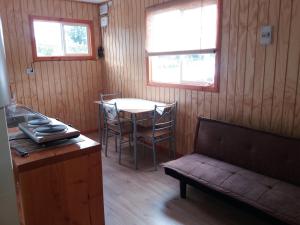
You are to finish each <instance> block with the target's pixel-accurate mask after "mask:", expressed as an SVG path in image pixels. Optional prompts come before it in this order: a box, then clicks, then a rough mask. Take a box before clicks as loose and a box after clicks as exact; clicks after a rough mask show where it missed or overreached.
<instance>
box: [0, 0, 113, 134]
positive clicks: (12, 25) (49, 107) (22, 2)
mask: <svg viewBox="0 0 300 225" xmlns="http://www.w3.org/2000/svg"><path fill="white" fill-rule="evenodd" d="M28 15H41V16H53V17H63V18H75V19H76V18H77V19H88V20H93V21H94V30H95V42H96V43H95V46H96V47H98V46H99V45H100V42H101V35H100V29H99V17H98V6H97V5H93V4H86V3H79V2H73V1H69V0H11V1H0V16H1V18H2V20H3V25H4V38H5V44H6V45H5V47H6V54H7V65H8V71H9V76H10V77H9V78H10V86H11V91H12V93H13V94H15V95H16V97H17V102H18V103H19V104H24V105H26V106H29V107H32V108H33V109H34V110H38V111H40V112H41V113H45V114H46V115H48V116H51V117H54V118H59V119H60V120H62V121H64V122H66V123H69V124H72V125H74V126H75V127H77V128H79V129H80V130H82V131H90V130H95V129H96V128H97V117H96V113H97V107H96V106H95V105H94V104H93V101H94V100H97V99H98V93H100V92H101V90H102V85H103V84H102V81H103V79H102V77H101V76H102V75H101V72H102V70H101V66H102V62H101V61H99V60H96V61H61V62H59V61H57V62H45V61H44V62H36V63H34V64H33V67H34V69H35V75H34V76H27V75H26V68H27V67H29V66H30V65H31V63H32V52H31V43H30V29H29V20H28ZM115 83H116V80H115Z"/></svg>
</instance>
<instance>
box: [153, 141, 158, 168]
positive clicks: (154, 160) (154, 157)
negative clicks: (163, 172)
mask: <svg viewBox="0 0 300 225" xmlns="http://www.w3.org/2000/svg"><path fill="white" fill-rule="evenodd" d="M152 151H153V164H154V170H155V171H156V170H157V166H156V144H155V142H153V143H152Z"/></svg>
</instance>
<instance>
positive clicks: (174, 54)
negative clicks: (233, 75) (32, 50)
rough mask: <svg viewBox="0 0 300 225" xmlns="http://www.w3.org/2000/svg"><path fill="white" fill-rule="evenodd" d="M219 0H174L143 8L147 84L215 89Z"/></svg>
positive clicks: (216, 83)
mask: <svg viewBox="0 0 300 225" xmlns="http://www.w3.org/2000/svg"><path fill="white" fill-rule="evenodd" d="M219 20H220V0H185V1H184V0H175V1H171V2H168V3H163V4H160V5H157V6H154V7H150V8H148V9H147V10H146V28H147V40H146V55H147V64H148V65H147V66H148V70H147V73H148V84H149V85H158V86H170V87H183V88H191V89H200V90H209V91H217V90H218V79H219V78H218V77H219V76H218V75H219V55H220V36H219V35H220V29H219V24H220V21H219Z"/></svg>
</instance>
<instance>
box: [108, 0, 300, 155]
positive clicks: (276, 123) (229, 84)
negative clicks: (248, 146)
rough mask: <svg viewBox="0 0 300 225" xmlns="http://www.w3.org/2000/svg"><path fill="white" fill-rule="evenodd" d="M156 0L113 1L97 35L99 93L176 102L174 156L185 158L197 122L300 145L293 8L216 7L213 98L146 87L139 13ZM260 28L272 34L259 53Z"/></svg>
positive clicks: (288, 0)
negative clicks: (217, 58) (101, 62)
mask: <svg viewBox="0 0 300 225" xmlns="http://www.w3.org/2000/svg"><path fill="white" fill-rule="evenodd" d="M162 2H164V1H163V0H125V1H124V0H113V5H112V7H111V8H110V15H109V19H110V20H109V27H108V28H106V29H104V30H103V32H102V33H103V43H104V46H105V54H106V61H105V82H106V89H107V90H106V91H107V92H115V91H122V93H123V96H125V97H139V98H145V99H152V100H157V101H165V102H173V101H178V103H179V110H178V129H177V150H178V152H179V153H181V154H186V153H188V152H190V151H191V150H192V142H193V134H194V130H195V124H196V116H204V117H208V118H213V119H218V120H222V121H229V122H232V123H236V124H241V125H245V126H247V127H253V128H258V129H262V130H267V131H272V132H275V133H279V134H284V135H287V136H295V137H300V82H299V79H300V76H299V75H300V74H299V73H300V71H299V65H300V57H299V54H300V41H299V40H300V29H299V27H300V1H299V0H223V14H222V52H221V65H220V66H221V78H220V79H221V82H220V91H219V93H209V92H197V91H191V90H184V89H174V88H160V87H148V86H146V67H145V52H144V51H145V22H144V21H145V20H144V17H145V10H144V9H145V8H146V7H148V6H151V5H155V4H158V3H162ZM263 24H270V25H272V26H273V28H274V32H273V37H274V39H273V44H272V45H270V46H268V47H262V46H261V45H260V44H259V31H260V27H261V26H262V25H263Z"/></svg>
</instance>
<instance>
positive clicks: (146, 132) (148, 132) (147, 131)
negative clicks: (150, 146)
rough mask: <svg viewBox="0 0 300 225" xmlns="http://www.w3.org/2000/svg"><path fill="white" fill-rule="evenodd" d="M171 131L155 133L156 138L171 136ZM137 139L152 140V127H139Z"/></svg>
mask: <svg viewBox="0 0 300 225" xmlns="http://www.w3.org/2000/svg"><path fill="white" fill-rule="evenodd" d="M169 135H170V131H169V130H160V131H156V132H155V133H154V138H162V137H164V136H169ZM137 137H143V138H148V139H151V138H152V137H153V131H152V126H151V127H144V126H140V125H138V126H137Z"/></svg>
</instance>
